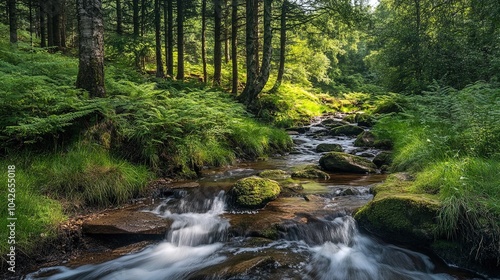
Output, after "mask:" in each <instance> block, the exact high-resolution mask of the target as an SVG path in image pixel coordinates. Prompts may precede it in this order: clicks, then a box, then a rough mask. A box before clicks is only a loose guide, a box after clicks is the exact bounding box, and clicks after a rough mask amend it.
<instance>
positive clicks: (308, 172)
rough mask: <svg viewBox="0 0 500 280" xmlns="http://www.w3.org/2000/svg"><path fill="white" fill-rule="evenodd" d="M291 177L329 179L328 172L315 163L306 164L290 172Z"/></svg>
mask: <svg viewBox="0 0 500 280" xmlns="http://www.w3.org/2000/svg"><path fill="white" fill-rule="evenodd" d="M292 178H306V179H323V180H327V179H330V175H328V173H326V172H324V171H321V170H319V169H318V168H317V167H316V166H315V165H310V166H306V167H305V168H303V169H301V170H297V171H295V172H293V173H292Z"/></svg>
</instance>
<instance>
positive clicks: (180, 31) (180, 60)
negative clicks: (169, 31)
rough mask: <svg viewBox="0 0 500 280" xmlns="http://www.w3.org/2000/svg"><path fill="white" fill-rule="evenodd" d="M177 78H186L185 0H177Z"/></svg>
mask: <svg viewBox="0 0 500 280" xmlns="http://www.w3.org/2000/svg"><path fill="white" fill-rule="evenodd" d="M176 78H177V80H184V1H183V0H177V77H176Z"/></svg>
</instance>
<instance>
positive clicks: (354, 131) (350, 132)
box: [330, 125, 365, 136]
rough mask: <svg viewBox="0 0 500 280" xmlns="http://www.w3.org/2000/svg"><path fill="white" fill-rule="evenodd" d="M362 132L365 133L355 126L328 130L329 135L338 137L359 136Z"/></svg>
mask: <svg viewBox="0 0 500 280" xmlns="http://www.w3.org/2000/svg"><path fill="white" fill-rule="evenodd" d="M363 131H365V130H364V129H363V128H361V127H359V126H356V125H343V126H339V127H334V128H332V129H331V130H330V134H331V135H333V136H338V135H345V136H355V135H359V134H360V133H362V132H363Z"/></svg>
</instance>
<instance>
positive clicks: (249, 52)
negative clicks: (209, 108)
mask: <svg viewBox="0 0 500 280" xmlns="http://www.w3.org/2000/svg"><path fill="white" fill-rule="evenodd" d="M254 1H257V0H247V1H246V11H245V14H246V25H245V48H246V69H247V73H246V77H247V79H246V84H245V88H244V89H243V92H242V93H241V95H240V99H241V101H242V102H243V103H245V104H246V103H247V101H248V96H249V93H250V91H251V89H252V87H253V84H254V81H255V79H256V78H257V63H258V61H256V60H255V51H256V50H255V42H254V41H255V40H256V39H258V38H255V37H254V36H255V33H254V26H255V24H256V22H255V16H254V13H255V12H254V8H255V5H254V3H253V2H254Z"/></svg>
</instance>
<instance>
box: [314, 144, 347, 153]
mask: <svg viewBox="0 0 500 280" xmlns="http://www.w3.org/2000/svg"><path fill="white" fill-rule="evenodd" d="M316 152H317V153H326V152H342V146H340V145H339V144H327V143H321V144H319V145H318V146H316Z"/></svg>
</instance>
